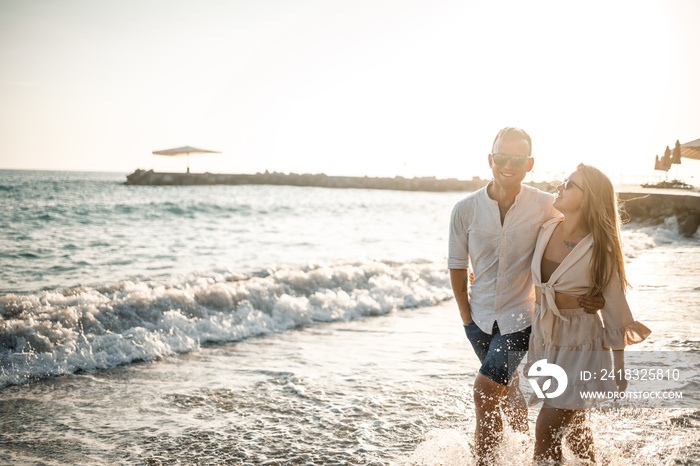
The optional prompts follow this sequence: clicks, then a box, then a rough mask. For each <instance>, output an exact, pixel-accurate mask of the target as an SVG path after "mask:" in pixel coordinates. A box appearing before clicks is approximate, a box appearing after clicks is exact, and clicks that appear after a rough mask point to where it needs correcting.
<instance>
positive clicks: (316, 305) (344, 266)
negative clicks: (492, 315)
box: [0, 261, 451, 387]
mask: <svg viewBox="0 0 700 466" xmlns="http://www.w3.org/2000/svg"><path fill="white" fill-rule="evenodd" d="M450 296H451V292H450V287H449V282H448V279H447V272H446V270H445V268H444V266H443V264H436V263H430V262H413V263H406V264H400V263H392V262H377V261H364V262H353V263H347V262H346V263H331V264H316V265H309V266H306V267H303V268H294V267H280V268H277V269H270V270H266V271H262V272H259V273H255V274H249V275H241V274H234V273H230V272H227V273H220V274H216V275H214V276H208V277H201V276H200V277H191V278H190V279H188V280H184V281H183V282H181V283H169V282H166V283H162V282H161V283H158V282H135V281H122V282H118V283H115V284H111V285H103V286H91V287H79V288H72V289H67V290H62V291H48V292H41V293H36V294H30V295H16V294H8V295H5V296H3V297H0V317H2V318H3V319H0V387H4V386H7V385H10V384H21V383H26V382H29V381H32V380H35V379H37V378H42V377H48V376H55V375H60V374H68V373H74V372H77V371H91V370H96V369H109V368H112V367H115V366H118V365H121V364H126V363H130V362H134V361H148V360H153V359H156V358H159V357H162V356H165V355H169V354H174V353H179V352H186V351H192V350H196V349H197V348H198V347H199V346H200V345H202V344H203V343H207V342H232V341H239V340H242V339H244V338H249V337H253V336H258V335H263V334H267V333H270V332H280V331H284V330H287V329H290V328H295V327H300V326H308V325H314V324H317V323H321V322H334V321H343V320H352V319H357V318H362V317H366V316H373V315H382V314H386V313H388V312H391V311H394V310H399V309H404V308H414V307H421V306H429V305H434V304H437V303H438V302H440V301H444V300H447V299H449V298H450Z"/></svg>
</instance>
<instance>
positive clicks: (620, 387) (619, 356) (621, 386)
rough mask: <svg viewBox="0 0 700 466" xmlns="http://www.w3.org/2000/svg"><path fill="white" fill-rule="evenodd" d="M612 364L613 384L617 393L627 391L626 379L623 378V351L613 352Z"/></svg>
mask: <svg viewBox="0 0 700 466" xmlns="http://www.w3.org/2000/svg"><path fill="white" fill-rule="evenodd" d="M613 364H614V365H615V382H616V383H617V391H618V392H624V391H625V390H627V379H626V378H625V350H623V349H621V350H613Z"/></svg>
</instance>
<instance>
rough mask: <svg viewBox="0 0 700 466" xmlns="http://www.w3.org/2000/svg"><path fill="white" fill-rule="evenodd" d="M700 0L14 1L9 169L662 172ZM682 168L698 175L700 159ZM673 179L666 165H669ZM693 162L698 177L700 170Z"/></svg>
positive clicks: (698, 69) (2, 72)
mask: <svg viewBox="0 0 700 466" xmlns="http://www.w3.org/2000/svg"><path fill="white" fill-rule="evenodd" d="M699 24H700V1H697V0H634V1H611V0H605V1H590V0H587V1H576V2H574V1H559V0H553V1H536V0H534V1H521V0H513V1H473V0H461V1H448V0H352V1H338V0H285V1H272V0H229V1H224V0H221V1H214V0H204V1H202V0H199V1H174V0H119V1H115V0H112V1H105V0H21V1H20V0H0V168H31V169H66V170H104V171H124V172H131V171H133V170H134V169H136V168H145V169H148V168H154V169H156V170H163V171H164V170H172V171H184V169H185V163H186V161H185V158H184V157H175V158H170V157H160V156H156V155H152V154H151V151H153V150H159V149H168V148H172V147H177V146H182V145H192V146H199V147H203V148H207V149H213V150H219V151H222V152H223V154H220V155H197V156H195V155H193V156H191V160H190V165H191V168H192V171H197V172H199V171H211V172H225V173H232V172H247V173H252V172H257V171H265V170H270V171H280V172H297V173H319V172H325V173H328V174H333V175H370V176H395V175H403V176H432V175H434V176H438V177H453V176H454V177H458V178H470V177H471V176H472V175H480V176H482V177H487V176H489V174H490V172H489V169H488V164H487V160H486V157H487V154H488V152H489V151H490V149H491V143H492V140H493V137H494V136H495V134H496V132H497V131H498V130H499V129H500V128H502V127H504V126H520V127H522V128H524V129H526V130H527V131H528V132H529V133H530V134H531V135H532V137H533V140H534V155H535V157H536V159H535V160H536V161H535V178H538V177H543V178H546V177H551V175H552V174H559V173H562V172H566V173H568V172H570V171H572V170H573V169H574V168H575V165H576V164H577V163H579V162H586V163H590V164H593V165H596V166H598V167H599V168H601V169H602V170H603V171H605V172H606V173H608V174H609V175H611V176H613V177H619V175H620V174H621V173H624V174H628V175H651V174H653V173H654V172H653V162H654V156H655V155H656V154H659V155H662V153H663V150H664V148H665V146H666V145H673V144H674V143H675V141H676V139H679V140H680V141H681V142H682V143H683V142H688V141H690V140H693V139H697V138H700V84H699V83H700V26H699ZM683 162H684V164H683V165H682V166H681V167H680V168H672V169H671V171H670V172H669V175H671V177H673V176H675V175H678V176H681V175H682V176H684V177H685V179H686V181H690V182H693V183H694V184H696V185H697V184H700V161H687V160H685V159H684V160H683ZM656 173H659V172H656ZM691 176H692V177H693V178H691Z"/></svg>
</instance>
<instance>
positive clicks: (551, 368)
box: [527, 359, 569, 398]
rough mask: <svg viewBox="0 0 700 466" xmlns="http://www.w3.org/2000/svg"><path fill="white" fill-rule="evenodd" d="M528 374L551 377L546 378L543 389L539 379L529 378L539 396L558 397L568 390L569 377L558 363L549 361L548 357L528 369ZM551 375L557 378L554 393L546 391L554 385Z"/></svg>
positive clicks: (530, 375)
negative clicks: (538, 382)
mask: <svg viewBox="0 0 700 466" xmlns="http://www.w3.org/2000/svg"><path fill="white" fill-rule="evenodd" d="M527 375H528V377H550V378H549V379H547V380H545V382H544V384H542V388H541V389H540V386H539V385H538V384H537V380H535V379H529V380H530V385H532V389H533V390H534V391H535V394H536V395H537V397H538V398H545V397H546V398H556V397H558V396H559V395H561V394H562V393H564V390H566V385H567V384H568V383H569V378H568V377H567V376H566V372H564V369H562V368H561V367H559V366H557V365H556V364H550V363H548V362H547V360H546V359H540V360H539V361H537V362H536V363H534V364H533V365H532V366H530V370H529V371H527ZM551 377H554V378H555V379H556V380H557V389H556V390H554V391H553V392H552V393H546V392H547V389H548V388H549V387H551V385H552V379H551Z"/></svg>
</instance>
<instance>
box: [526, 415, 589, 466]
mask: <svg viewBox="0 0 700 466" xmlns="http://www.w3.org/2000/svg"><path fill="white" fill-rule="evenodd" d="M577 413H578V411H576V410H572V409H557V408H552V407H550V406H547V405H544V406H543V407H542V409H541V410H540V414H539V415H538V416H537V426H536V428H535V455H534V460H535V464H539V463H544V464H552V463H554V464H560V463H561V461H562V451H561V442H562V438H563V436H564V433H565V432H566V429H567V428H568V427H569V425H570V424H571V422H572V420H573V419H574V417H575V416H576V414H577Z"/></svg>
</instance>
